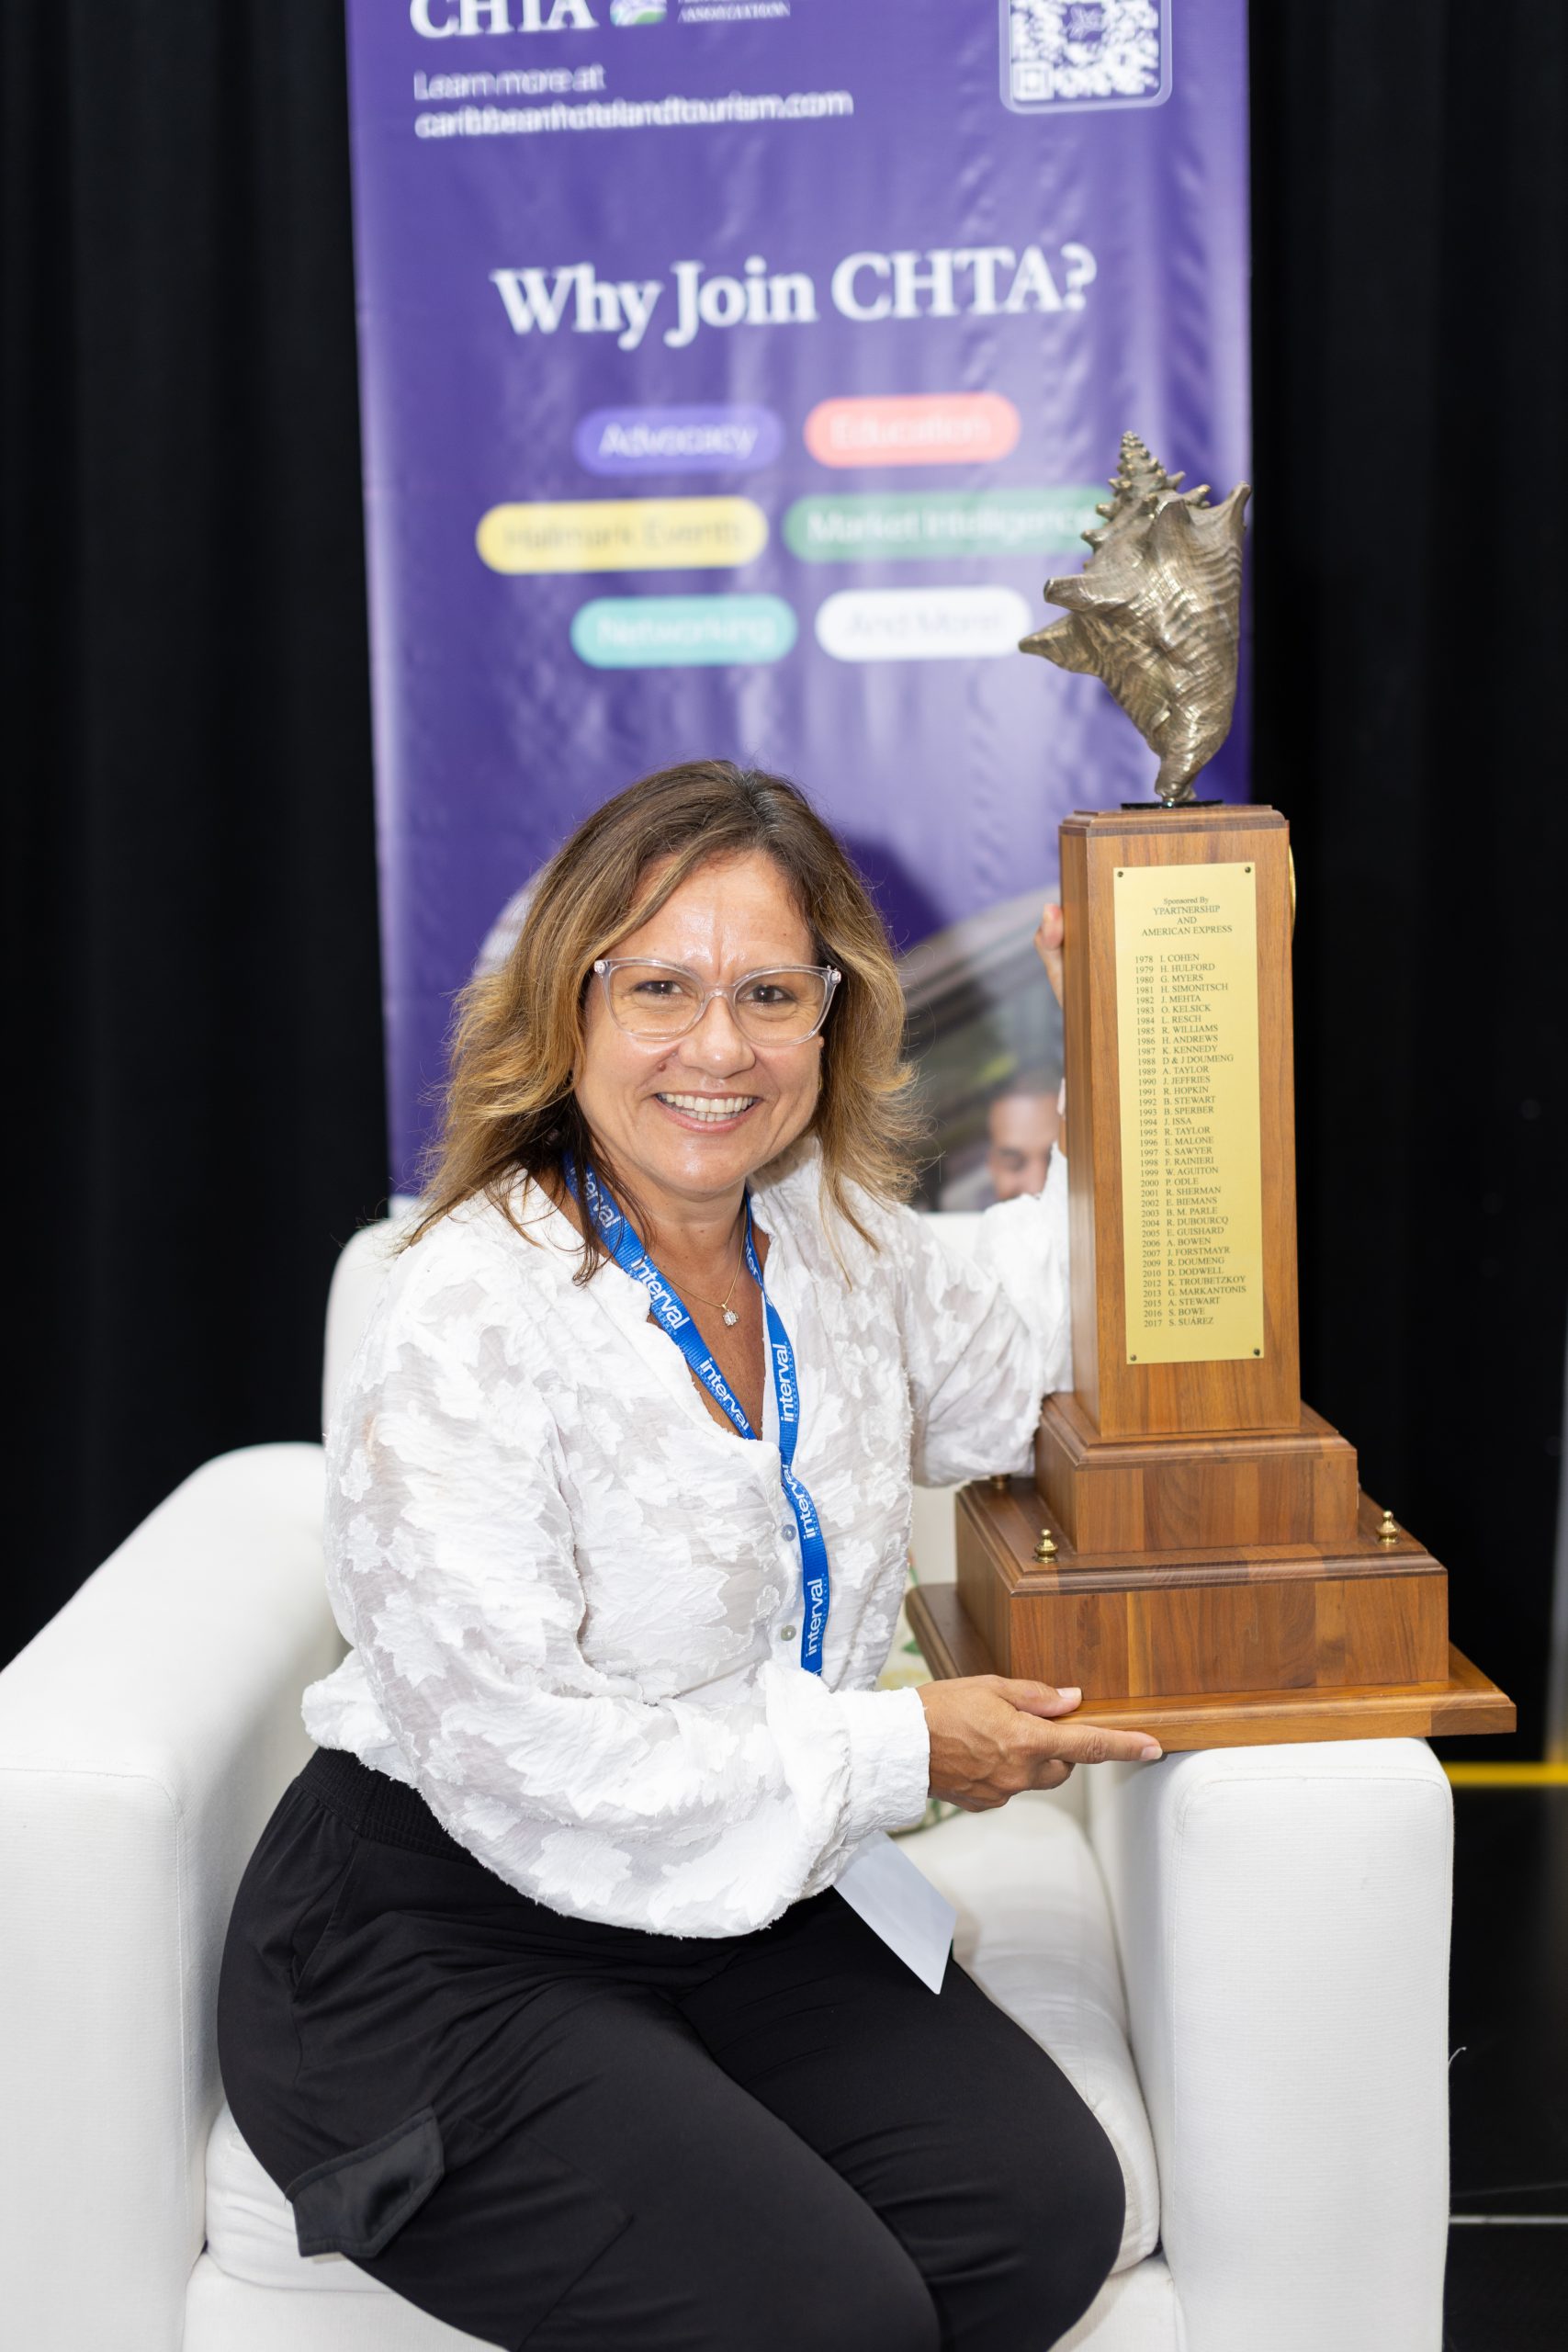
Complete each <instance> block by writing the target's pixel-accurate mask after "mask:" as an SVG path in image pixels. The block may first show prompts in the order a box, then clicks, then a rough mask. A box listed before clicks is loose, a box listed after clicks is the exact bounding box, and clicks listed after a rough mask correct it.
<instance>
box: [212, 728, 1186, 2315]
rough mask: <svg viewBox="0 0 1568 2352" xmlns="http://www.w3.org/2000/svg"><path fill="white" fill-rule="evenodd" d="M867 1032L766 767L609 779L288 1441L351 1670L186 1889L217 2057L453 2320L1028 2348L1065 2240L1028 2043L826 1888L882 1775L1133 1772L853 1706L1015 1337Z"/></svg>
mask: <svg viewBox="0 0 1568 2352" xmlns="http://www.w3.org/2000/svg"><path fill="white" fill-rule="evenodd" d="M1059 940H1060V916H1059V914H1058V913H1057V912H1056V910H1048V912H1047V917H1046V919H1045V922H1043V927H1042V933H1041V943H1040V944H1041V947H1042V953H1043V956H1044V957H1045V960H1046V962H1047V965H1048V967H1049V966H1050V965H1052V963H1053V962H1055V966H1056V967H1057V969H1058V970H1059V965H1060V955H1059ZM901 1022H902V1001H901V996H900V991H899V988H898V982H897V974H896V972H895V970H894V967H893V964H892V960H891V958H890V956H889V954H888V950H887V945H886V938H885V936H884V934H883V932H882V929H881V925H880V923H879V921H878V919H877V916H876V913H875V910H874V908H873V906H872V904H871V902H870V900H869V899H868V898H867V896H866V893H865V890H864V888H863V885H862V883H861V881H860V879H859V877H858V876H857V875H856V874H855V872H854V869H853V868H852V865H850V863H849V861H848V859H847V858H846V857H845V855H844V854H843V852H842V851H841V849H840V847H839V845H838V843H837V842H835V841H834V839H833V837H832V835H831V834H830V833H829V831H828V830H827V828H826V827H825V826H824V825H823V824H822V823H821V822H820V820H818V818H817V817H816V816H815V815H814V814H813V812H812V811H811V809H809V807H808V806H807V803H806V801H805V800H804V799H803V798H802V797H801V796H800V795H799V794H798V793H797V792H796V791H795V789H794V787H793V786H790V785H788V784H786V783H784V782H783V781H781V780H780V779H779V778H777V777H773V776H769V775H759V774H756V773H753V772H742V771H739V770H738V769H735V768H733V767H730V766H729V765H728V764H727V763H720V762H711V763H699V764H695V765H692V766H687V767H679V768H672V769H669V770H667V771H665V772H664V773H663V774H661V775H655V776H651V777H649V778H647V779H646V780H645V781H644V782H642V783H641V784H637V785H634V786H632V787H631V788H630V789H629V790H628V791H626V792H624V793H622V794H621V795H620V796H619V797H618V798H616V799H615V800H613V801H611V802H610V803H609V805H608V806H607V807H606V808H604V809H601V810H600V811H599V812H598V814H597V815H596V816H594V817H592V818H591V819H590V820H588V822H587V823H586V824H584V825H583V826H582V827H581V829H580V830H579V831H578V832H577V833H576V834H575V835H574V836H573V837H572V839H571V840H570V841H569V842H567V844H566V846H565V847H564V849H562V850H561V852H560V853H559V854H558V856H557V857H556V859H555V860H554V861H553V863H552V864H551V865H550V866H549V868H548V869H547V872H546V873H545V875H544V876H543V877H542V879H541V881H540V884H539V887H538V889H537V891H536V894H535V896H534V899H533V901H532V904H531V906H530V909H529V912H528V915H527V919H526V922H525V925H524V928H523V931H522V933H521V935H520V936H519V938H518V940H517V943H516V945H515V947H514V949H513V953H512V955H511V956H510V957H509V959H508V961H507V963H506V965H505V966H504V967H503V968H502V970H501V971H500V972H499V973H497V974H495V975H494V976H492V977H491V978H488V979H484V980H480V981H479V982H476V983H475V985H474V987H473V988H472V989H470V991H469V994H468V1001H467V1002H466V1005H465V1008H464V1012H463V1017H462V1022H461V1024H460V1028H459V1031H458V1036H457V1052H456V1060H455V1070H454V1077H453V1082H452V1086H451V1091H450V1095H449V1099H448V1104H447V1116H446V1131H445V1137H444V1144H443V1150H442V1155H441V1158H440V1160H439V1164H438V1166H437V1167H436V1169H435V1171H434V1181H433V1182H432V1184H431V1186H430V1188H429V1191H428V1193H427V1196H426V1204H425V1208H424V1214H423V1217H422V1220H421V1222H420V1224H419V1225H418V1227H417V1228H416V1230H415V1232H414V1234H413V1237H412V1241H411V1243H410V1245H409V1246H408V1247H407V1248H406V1249H405V1250H404V1252H403V1254H402V1255H401V1256H400V1258H399V1259H398V1261H396V1262H395V1264H394V1266H393V1268H392V1270H391V1272H390V1274H389V1279H388V1281H387V1283H386V1284H385V1287H384V1290H383V1293H382V1295H381V1297H380V1300H379V1302H378V1307H377V1310H376V1313H375V1315H374V1317H373V1318H372V1322H371V1325H370V1328H369V1329H368V1331H367V1335H366V1338H365V1340H364V1342H363V1345H362V1346H361V1348H360V1351H359V1353H358V1356H357V1358H356V1360H355V1364H354V1367H353V1369H352V1371H351V1373H350V1374H349V1375H348V1377H347V1379H346V1381H345V1384H344V1391H343V1394H342V1396H341V1397H340V1398H339V1400H338V1402H337V1405H336V1408H335V1410H334V1412H333V1422H332V1427H331V1430H330V1431H329V1443H328V1485H329V1498H330V1499H329V1503H328V1548H329V1585H330V1590H331V1595H332V1600H333V1609H334V1611H335V1613H336V1616H337V1619H338V1623H339V1624H340V1626H341V1627H342V1629H343V1631H344V1634H345V1635H346V1637H347V1638H348V1640H349V1641H350V1642H351V1643H352V1644H353V1645H354V1646H353V1649H352V1651H351V1652H350V1655H349V1656H348V1657H347V1658H345V1660H344V1663H343V1664H342V1666H340V1667H339V1668H338V1669H337V1670H336V1672H335V1673H333V1674H331V1675H329V1676H328V1677H327V1678H326V1679H325V1680H324V1681H321V1682H318V1683H315V1684H313V1685H312V1686H311V1688H310V1690H309V1691H307V1692H306V1694H305V1702H304V1713H305V1720H306V1724H307V1726H308V1728H309V1729H310V1733H311V1735H312V1736H313V1737H314V1739H315V1740H316V1742H317V1744H318V1746H317V1753H316V1754H315V1755H314V1756H313V1757H312V1758H311V1760H310V1763H309V1764H308V1765H307V1767H306V1768H305V1770H304V1771H303V1772H302V1773H301V1774H300V1775H299V1779H298V1780H297V1781H295V1782H294V1784H293V1786H292V1787H291V1788H290V1789H289V1790H288V1792H286V1793H285V1795H284V1797H283V1799H282V1800H281V1802H280V1804H279V1805H278V1807H277V1810H276V1813H275V1814H274V1815H273V1818H272V1820H271V1822H270V1823H269V1824H268V1826H267V1828H266V1829H265V1832H264V1834H263V1837H262V1838H261V1841H260V1844H259V1845H258V1847H257V1849H256V1851H255V1854H254V1856H253V1858H252V1860H251V1862H250V1865H249V1867H248V1869H247V1871H246V1873H245V1877H244V1880H243V1883H242V1885H241V1888H240V1892H239V1894H238V1897H237V1899H236V1903H235V1908H234V1913H233V1917H232V1921H231V1927H230V1930H229V1939H228V1943H227V1947H226V1950H225V1953H224V1961H223V1970H222V1976H221V1983H220V2015H219V2039H220V2055H221V2060H222V2067H223V2075H224V2081H225V2085H226V2087H227V2090H228V2094H229V2098H230V2100H231V2104H232V2107H233V2110H234V2114H235V2116H236V2119H237V2120H238V2122H239V2125H240V2129H241V2131H243V2134H244V2136H245V2138H246V2140H247V2141H248V2142H249V2143H250V2145H251V2147H252V2148H253V2149H254V2152H255V2154H256V2155H257V2156H258V2157H259V2158H260V2160H261V2162H262V2164H263V2165H265V2167H266V2169H267V2170H268V2172H270V2173H271V2175H272V2176H273V2177H274V2178H275V2179H276V2181H277V2182H278V2183H279V2185H280V2186H282V2187H283V2188H285V2190H286V2193H287V2194H288V2197H289V2198H290V2199H291V2201H292V2203H293V2206H294V2211H295V2218H296V2222H297V2225H298V2229H299V2242H300V2245H301V2248H302V2250H303V2251H305V2252H307V2253H314V2252H323V2251H330V2250H336V2251H340V2252H343V2253H345V2254H347V2255H349V2256H351V2257H352V2258H353V2259H355V2261H357V2262H360V2263H362V2264H363V2266H364V2267H365V2268H366V2269H367V2270H368V2271H370V2272H371V2273H372V2274H373V2275H375V2276H376V2277H378V2278H382V2279H384V2280H385V2281H386V2282H387V2283H388V2284H389V2286H391V2287H392V2288H393V2289H395V2290H397V2292H398V2293H400V2294H401V2295H403V2296H406V2297H407V2298H408V2299H409V2300H410V2301H412V2302H414V2303H417V2304H419V2305H421V2306H422V2307H423V2308H424V2309H425V2310H427V2311H429V2312H434V2313H436V2314H438V2315H439V2316H440V2317H442V2318H443V2319H445V2320H447V2321H449V2322H450V2323H451V2324H453V2325H455V2326H457V2327H459V2328H462V2329H464V2330H467V2331H468V2332H469V2333H470V2334H471V2335H476V2336H478V2337H479V2338H480V2339H482V2340H483V2341H485V2342H488V2343H493V2344H498V2345H503V2346H524V2345H526V2346H528V2347H529V2352H565V2347H569V2346H570V2347H582V2352H588V2348H589V2347H603V2348H604V2352H622V2347H630V2346H636V2347H637V2352H665V2347H668V2352H703V2347H712V2352H773V2347H775V2346H776V2347H778V2348H779V2352H784V2347H788V2352H829V2347H831V2348H832V2352H838V2347H842V2348H843V2352H934V2347H935V2346H938V2345H939V2344H940V2345H942V2346H953V2347H957V2348H958V2352H1014V2347H1016V2352H1043V2347H1044V2346H1047V2345H1048V2344H1050V2343H1052V2342H1054V2341H1055V2339H1056V2338H1057V2337H1058V2336H1059V2335H1061V2333H1062V2332H1063V2331H1064V2330H1065V2329H1066V2328H1067V2327H1068V2326H1070V2325H1071V2324H1072V2323H1073V2321H1074V2320H1075V2319H1076V2318H1077V2316H1078V2314H1079V2313H1080V2312H1082V2311H1084V2310H1085V2309H1086V2308H1087V2306H1088V2304H1089V2302H1090V2301H1091V2300H1092V2298H1093V2296H1094V2294H1095V2292H1096V2291H1097V2290H1098V2289H1099V2287H1100V2283H1101V2281H1102V2279H1103V2278H1105V2276H1106V2275H1107V2273H1108V2272H1109V2270H1110V2267H1111V2262H1112V2260H1113V2258H1114V2256H1115V2252H1116V2248H1117V2245H1118V2241H1119V2237H1120V2232H1121V2227H1122V2181H1121V2175H1120V2170H1119V2167H1118V2165H1117V2162H1116V2159H1115V2156H1114V2154H1113V2153H1112V2151H1111V2147H1110V2144H1109V2143H1108V2142H1107V2140H1106V2139H1105V2136H1104V2134H1103V2132H1102V2131H1100V2126H1099V2125H1098V2124H1097V2123H1096V2122H1095V2120H1094V2119H1093V2117H1092V2116H1091V2115H1090V2114H1089V2110H1088V2109H1087V2108H1086V2107H1085V2106H1084V2105H1083V2104H1082V2102H1081V2101H1080V2100H1079V2099H1078V2098H1077V2095H1076V2093H1075V2092H1074V2091H1073V2090H1072V2089H1071V2088H1070V2086H1068V2085H1067V2083H1066V2080H1065V2078H1064V2077H1063V2075H1061V2074H1060V2073H1059V2072H1058V2070H1057V2069H1056V2067H1055V2065H1054V2064H1053V2063H1052V2061H1051V2060H1050V2059H1049V2058H1048V2057H1047V2056H1046V2055H1045V2053H1044V2052H1043V2051H1042V2050H1041V2049H1039V2048H1038V2046H1037V2045H1036V2044H1035V2043H1034V2042H1033V2041H1031V2040H1030V2039H1029V2038H1028V2037H1027V2036H1026V2035H1025V2034H1024V2033H1023V2032H1021V2030H1020V2029H1018V2028H1017V2027H1016V2026H1014V2025H1013V2024H1012V2023H1011V2022H1010V2020H1009V2019H1008V2018H1006V2017H1005V2016H1004V2015H1003V2014H1002V2013H1001V2012H1000V2011H999V2010H998V2009H996V2008H994V2007H992V2006H991V2005H990V2003H989V2002H988V2001H987V1999H986V1998H985V1996H983V1995H982V1994H981V1993H980V1992H979V1990H978V1988H977V1987H976V1985H974V1983H973V1982H972V1981H971V1980H970V1979H969V1978H968V1977H967V1976H965V1975H964V1972H963V1971H962V1970H961V1969H960V1968H959V1967H957V1966H956V1964H950V1965H948V1967H947V1969H946V1973H945V1975H944V1976H943V1977H942V1980H941V1990H940V1992H937V1993H934V1994H933V1993H932V1992H931V1990H930V1989H929V1988H928V1985H927V1984H926V1983H923V1982H922V1981H921V1980H920V1978H919V1976H918V1975H917V1974H915V1973H912V1970H911V1968H910V1967H908V1966H906V1965H905V1962H904V1960H903V1959H902V1958H900V1957H899V1956H898V1953H897V1951H896V1950H895V1949H892V1948H890V1946H889V1944H888V1943H886V1942H885V1941H883V1940H881V1939H879V1937H878V1935H877V1934H876V1933H874V1931H873V1929H872V1928H870V1927H869V1926H868V1925H867V1924H866V1922H865V1920H864V1919H863V1917H861V1916H859V1913H858V1911H857V1910H856V1909H854V1908H852V1907H851V1902H850V1901H849V1900H840V1896H839V1894H837V1893H836V1892H835V1884H836V1882H839V1881H840V1880H842V1881H843V1882H844V1883H845V1887H846V1894H847V1893H848V1892H849V1888H850V1884H851V1882H852V1878H853V1876H854V1873H855V1872H856V1871H858V1870H860V1868H861V1867H862V1858H863V1849H866V1847H867V1841H868V1839H871V1838H872V1837H873V1834H874V1833H875V1832H878V1831H880V1830H883V1829H886V1828H890V1827H896V1826H901V1825H902V1824H904V1823H906V1822H908V1820H909V1819H910V1818H911V1817H912V1816H914V1815H917V1814H918V1813H919V1810H920V1807H921V1805H922V1804H923V1803H924V1801H925V1799H926V1796H927V1794H928V1792H936V1793H938V1794H941V1795H944V1796H948V1797H951V1798H953V1800H954V1801H955V1802H956V1803H957V1804H961V1805H964V1806H967V1807H969V1808H972V1809H978V1808H982V1807H986V1806H990V1805H996V1804H1004V1803H1005V1802H1006V1800H1007V1798H1008V1797H1009V1796H1010V1795H1011V1794H1012V1793H1014V1792H1016V1791H1018V1790H1021V1789H1023V1788H1030V1787H1032V1788H1049V1787H1052V1786H1055V1784H1056V1783H1057V1782H1059V1781H1062V1780H1063V1779H1065V1778H1066V1774H1067V1772H1068V1771H1070V1770H1071V1769H1072V1764H1073V1761H1074V1760H1075V1759H1076V1758H1100V1757H1107V1756H1122V1757H1132V1756H1138V1755H1148V1754H1157V1753H1158V1750H1157V1748H1155V1747H1154V1746H1153V1743H1152V1742H1147V1741H1145V1740H1144V1739H1142V1738H1141V1737H1137V1736H1131V1735H1125V1734H1121V1735H1118V1734H1112V1733H1109V1732H1105V1731H1100V1730H1097V1729H1095V1728H1094V1727H1093V1726H1090V1725H1088V1724H1071V1723H1068V1722H1066V1721H1063V1720H1061V1719H1060V1718H1062V1717H1063V1716H1065V1715H1066V1714H1067V1713H1070V1711H1071V1708H1072V1707H1073V1706H1074V1705H1076V1703H1077V1696H1078V1694H1077V1692H1076V1691H1062V1692H1058V1691H1052V1690H1049V1689H1047V1688H1044V1687H1043V1686H1040V1685H1037V1684H1032V1683H1022V1682H1008V1681H1002V1680H999V1679H997V1678H995V1677H990V1676H987V1677H983V1678H980V1679H975V1680H970V1681H953V1682H946V1683H942V1684H935V1685H932V1686H931V1687H929V1688H927V1689H923V1690H920V1691H910V1690H905V1691H877V1690H875V1689H874V1687H873V1686H874V1682H875V1679H876V1676H877V1674H878V1672H879V1670H880V1668H881V1667H882V1666H883V1664H884V1662H885V1659H886V1653H887V1648H888V1644H889V1640H890V1637H891V1634H892V1628H893V1623H894V1620H895V1617H896V1614H897V1609H898V1605H899V1598H900V1594H901V1590H902V1587H903V1582H904V1564H905V1559H906V1554H907V1544H908V1521H909V1484H910V1474H911V1464H912V1465H913V1471H914V1475H915V1476H920V1477H923V1478H925V1479H927V1480H929V1481H931V1483H935V1484H943V1483H946V1482H948V1481H950V1480H953V1479H957V1478H962V1477H967V1476H975V1475H977V1474H980V1473H985V1472H989V1471H996V1470H1011V1469H1016V1468H1018V1467H1020V1466H1021V1464H1023V1463H1024V1462H1025V1460H1026V1459H1027V1457H1028V1453H1029V1446H1030V1441H1031V1436H1032V1430H1033V1427H1034V1423H1035V1419H1036V1418H1037V1415H1038V1410H1039V1402H1040V1397H1041V1396H1042V1394H1043V1392H1044V1391H1045V1390H1046V1389H1047V1388H1049V1387H1051V1386H1053V1385H1058V1384H1059V1383H1060V1382H1061V1380H1062V1379H1063V1378H1064V1376H1065V1374H1066V1281H1065V1274H1066V1263H1065V1261H1066V1241H1065V1205H1064V1191H1063V1185H1062V1181H1061V1177H1062V1171H1061V1169H1060V1167H1059V1165H1058V1167H1057V1168H1056V1170H1055V1171H1054V1173H1053V1177H1052V1180H1051V1182H1050V1183H1049V1184H1048V1186H1047V1191H1046V1193H1045V1194H1044V1196H1043V1197H1042V1198H1040V1199H1029V1200H1021V1201H1016V1202H1012V1203H1010V1204H1006V1205H1004V1206H1002V1207H1000V1208H998V1209H997V1210H993V1211H991V1212H990V1213H989V1214H988V1216H987V1221H986V1227H985V1234H986V1243H987V1247H986V1250H985V1252H984V1254H983V1258H982V1260H981V1261H969V1260H966V1259H963V1258H959V1257H956V1256H950V1255H949V1254H948V1252H947V1250H945V1249H944V1247H943V1245H942V1241H941V1239H940V1238H938V1235H937V1233H936V1232H935V1230H934V1228H933V1227H931V1224H930V1223H929V1222H927V1221H925V1220H922V1219H920V1218H919V1217H918V1216H915V1215H914V1214H913V1213H912V1212H911V1211H909V1210H908V1209H906V1208H904V1207H903V1206H902V1205H901V1201H902V1198H903V1195H904V1193H905V1192H906V1190H907V1185H908V1172H907V1171H908V1153H909V1148H910V1134H911V1126H910V1114H909V1113H908V1108H907V1092H906V1090H907V1086H908V1073H907V1071H906V1070H905V1069H903V1068H902V1066H901V1064H900V1060H899V1044H900V1035H901ZM880 1850H882V1851H886V1848H885V1846H883V1847H881V1848H880Z"/></svg>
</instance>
